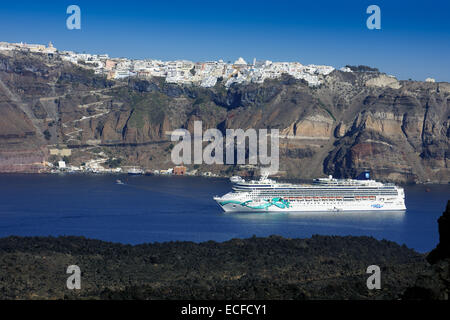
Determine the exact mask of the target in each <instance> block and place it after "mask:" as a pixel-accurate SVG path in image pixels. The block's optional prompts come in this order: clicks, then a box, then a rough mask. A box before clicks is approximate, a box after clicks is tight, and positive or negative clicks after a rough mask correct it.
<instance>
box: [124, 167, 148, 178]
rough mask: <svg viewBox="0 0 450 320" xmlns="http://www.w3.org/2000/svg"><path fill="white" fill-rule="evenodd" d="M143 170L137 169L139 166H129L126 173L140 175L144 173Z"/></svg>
mask: <svg viewBox="0 0 450 320" xmlns="http://www.w3.org/2000/svg"><path fill="white" fill-rule="evenodd" d="M144 173H145V172H144V170H142V169H139V168H131V169H130V170H128V174H129V175H132V176H133V175H142V174H144Z"/></svg>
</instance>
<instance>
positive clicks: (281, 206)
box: [214, 176, 406, 212]
mask: <svg viewBox="0 0 450 320" xmlns="http://www.w3.org/2000/svg"><path fill="white" fill-rule="evenodd" d="M231 182H232V183H233V191H232V192H229V193H227V194H225V195H223V196H221V197H219V196H216V197H214V200H215V201H216V202H217V204H218V205H219V206H220V207H221V208H222V209H223V211H225V212H341V211H342V212H348V211H364V212H367V211H405V210H406V207H405V193H404V190H403V188H400V187H397V186H395V185H393V184H383V183H381V182H377V181H374V180H353V179H333V178H332V177H331V176H330V177H329V178H321V179H315V180H314V183H313V184H309V185H307V184H301V185H296V184H289V183H277V182H275V181H273V180H270V179H267V176H263V177H262V178H261V179H260V180H258V181H255V180H251V181H245V180H244V179H242V178H240V177H232V178H231Z"/></svg>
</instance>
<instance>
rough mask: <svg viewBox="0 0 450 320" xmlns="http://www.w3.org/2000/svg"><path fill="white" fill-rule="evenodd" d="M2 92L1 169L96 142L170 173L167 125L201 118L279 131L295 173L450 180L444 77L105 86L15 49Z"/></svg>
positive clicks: (0, 64)
mask: <svg viewBox="0 0 450 320" xmlns="http://www.w3.org/2000/svg"><path fill="white" fill-rule="evenodd" d="M0 99H1V101H0V108H1V110H2V112H3V113H2V114H5V115H6V117H5V118H4V119H2V120H3V121H4V123H5V124H8V125H5V126H2V127H1V129H0V130H1V132H0V171H3V172H5V171H14V170H15V169H12V167H11V165H12V163H15V164H20V165H22V164H30V163H33V162H34V161H35V160H36V159H34V158H32V159H27V158H26V156H25V155H24V152H25V154H30V155H31V154H32V155H35V156H38V158H39V159H41V160H48V159H49V157H48V154H47V153H46V149H48V148H49V146H52V145H68V146H69V147H70V148H72V149H73V156H72V158H71V161H73V162H74V163H76V164H77V163H81V162H83V161H86V160H88V159H90V158H92V156H93V154H92V147H98V148H99V149H98V151H103V152H105V153H106V154H108V155H109V156H110V157H120V158H122V159H124V162H125V163H128V164H132V165H135V164H137V165H141V166H144V167H146V168H149V169H156V168H161V167H163V168H167V167H170V166H172V164H171V161H170V145H171V142H170V141H169V140H170V135H169V134H170V132H171V131H172V130H174V129H177V128H187V129H191V128H192V124H193V121H195V120H202V121H203V125H204V129H207V128H218V129H220V130H222V131H224V130H225V129H226V128H242V129H244V130H245V129H248V128H255V129H260V128H276V129H279V130H280V132H281V134H282V139H281V141H280V142H281V143H280V144H281V146H280V148H281V149H280V157H281V159H280V160H281V168H280V170H281V171H283V172H285V173H286V174H287V175H289V176H291V177H298V178H313V177H317V176H321V175H325V174H326V175H328V174H333V175H335V176H337V177H352V176H354V175H355V174H357V173H359V172H360V171H362V170H364V169H369V170H371V171H372V173H373V176H374V177H375V178H377V179H383V180H390V181H396V182H416V183H423V182H436V183H448V182H449V181H450V170H449V166H448V159H449V153H450V152H449V137H450V120H449V116H450V108H449V103H450V84H449V83H428V82H414V81H398V80H396V79H395V78H392V77H389V76H386V75H385V74H381V73H379V72H341V71H337V70H336V71H333V72H332V73H331V74H329V75H327V76H324V83H323V84H322V85H321V86H319V87H309V86H308V85H307V83H305V82H304V81H301V80H295V79H293V78H291V77H289V76H284V77H282V78H280V79H278V80H270V81H269V80H266V81H265V82H264V83H263V84H247V85H232V86H231V87H230V88H229V89H226V88H225V87H224V86H223V83H221V82H219V83H218V84H216V86H215V87H213V88H208V89H206V88H201V87H194V86H189V85H176V84H169V83H165V82H164V81H163V80H162V79H158V78H152V79H149V80H140V79H129V80H127V81H107V80H106V79H105V78H104V77H102V76H98V75H94V74H93V72H92V71H91V70H88V69H86V68H84V67H78V66H74V65H72V64H69V63H67V62H63V61H60V60H59V58H58V57H57V56H56V57H54V58H48V57H42V56H38V55H31V54H16V55H11V56H5V55H0ZM12 146H14V148H13V147H12ZM38 149H39V150H41V151H40V153H37V152H36V150H38ZM14 150H17V152H16V151H14ZM5 158H8V159H9V160H8V161H6V160H3V159H5ZM51 160H55V159H51ZM16 167H17V166H16ZM200 169H201V170H202V169H204V170H206V171H214V170H216V171H225V170H227V167H223V166H217V167H213V168H210V167H201V168H200ZM233 169H236V170H237V168H233ZM227 172H229V171H227Z"/></svg>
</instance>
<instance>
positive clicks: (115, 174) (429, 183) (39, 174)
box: [0, 172, 450, 186]
mask: <svg viewBox="0 0 450 320" xmlns="http://www.w3.org/2000/svg"><path fill="white" fill-rule="evenodd" d="M2 175H30V176H53V175H54V176H57V175H59V176H66V175H79V176H83V175H86V176H145V177H152V176H154V177H196V178H208V179H211V178H216V179H230V177H231V176H220V175H198V174H195V175H191V174H184V175H176V174H155V173H152V174H138V175H130V174H128V173H127V172H98V173H93V172H0V176H2ZM277 179H278V180H279V181H291V182H294V183H295V182H302V183H309V182H311V181H312V179H302V178H283V177H281V178H277ZM376 181H379V182H383V183H394V184H396V185H398V186H427V185H430V186H433V185H436V186H447V185H450V182H448V183H439V182H438V181H431V182H422V183H417V182H409V183H401V182H395V181H392V180H376Z"/></svg>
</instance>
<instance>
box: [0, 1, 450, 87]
mask: <svg viewBox="0 0 450 320" xmlns="http://www.w3.org/2000/svg"><path fill="white" fill-rule="evenodd" d="M71 4H76V5H78V6H79V7H80V8H81V30H68V29H67V28H66V19H67V17H68V16H69V15H68V14H67V13H66V9H67V7H68V6H69V5H71ZM372 4H375V5H378V6H379V7H380V8H381V30H369V29H368V28H367V27H366V20H367V18H368V17H369V14H367V13H366V9H367V7H368V6H369V5H372ZM0 41H8V42H21V41H23V42H27V43H48V42H49V41H52V42H53V44H54V45H55V47H56V48H58V49H60V50H73V51H77V52H86V53H108V54H109V55H110V56H112V57H128V58H155V59H162V60H175V59H187V60H192V61H204V60H218V59H223V60H224V61H234V60H236V59H237V58H238V57H240V56H242V57H243V58H244V59H246V60H247V61H252V60H253V58H256V59H258V60H265V59H268V60H272V61H299V62H301V63H303V64H310V63H313V64H325V65H332V66H335V67H338V68H339V67H342V66H344V65H346V64H351V65H358V64H364V65H369V66H373V67H377V68H379V69H380V70H381V71H383V72H386V73H388V74H392V75H395V76H397V77H398V78H399V79H409V78H412V79H415V80H424V79H425V78H427V77H433V78H435V79H436V80H437V81H450V1H449V0H425V1H415V0H411V1H398V0H386V1H385V0H383V1H381V0H370V1H365V0H359V1H356V0H355V1H345V0H342V1H339V0H311V1H286V0H271V1H261V0H260V1H254V0H248V1H246V0H241V1H236V0H228V1H214V0H209V1H189V0H184V1H179V0H168V1H165V0H158V1H153V0H144V1H136V0H128V1H103V0H98V1H97V0H96V1H93V0H91V1H78V0H72V1H64V0H58V1H36V0H34V1H2V2H1V4H0Z"/></svg>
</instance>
